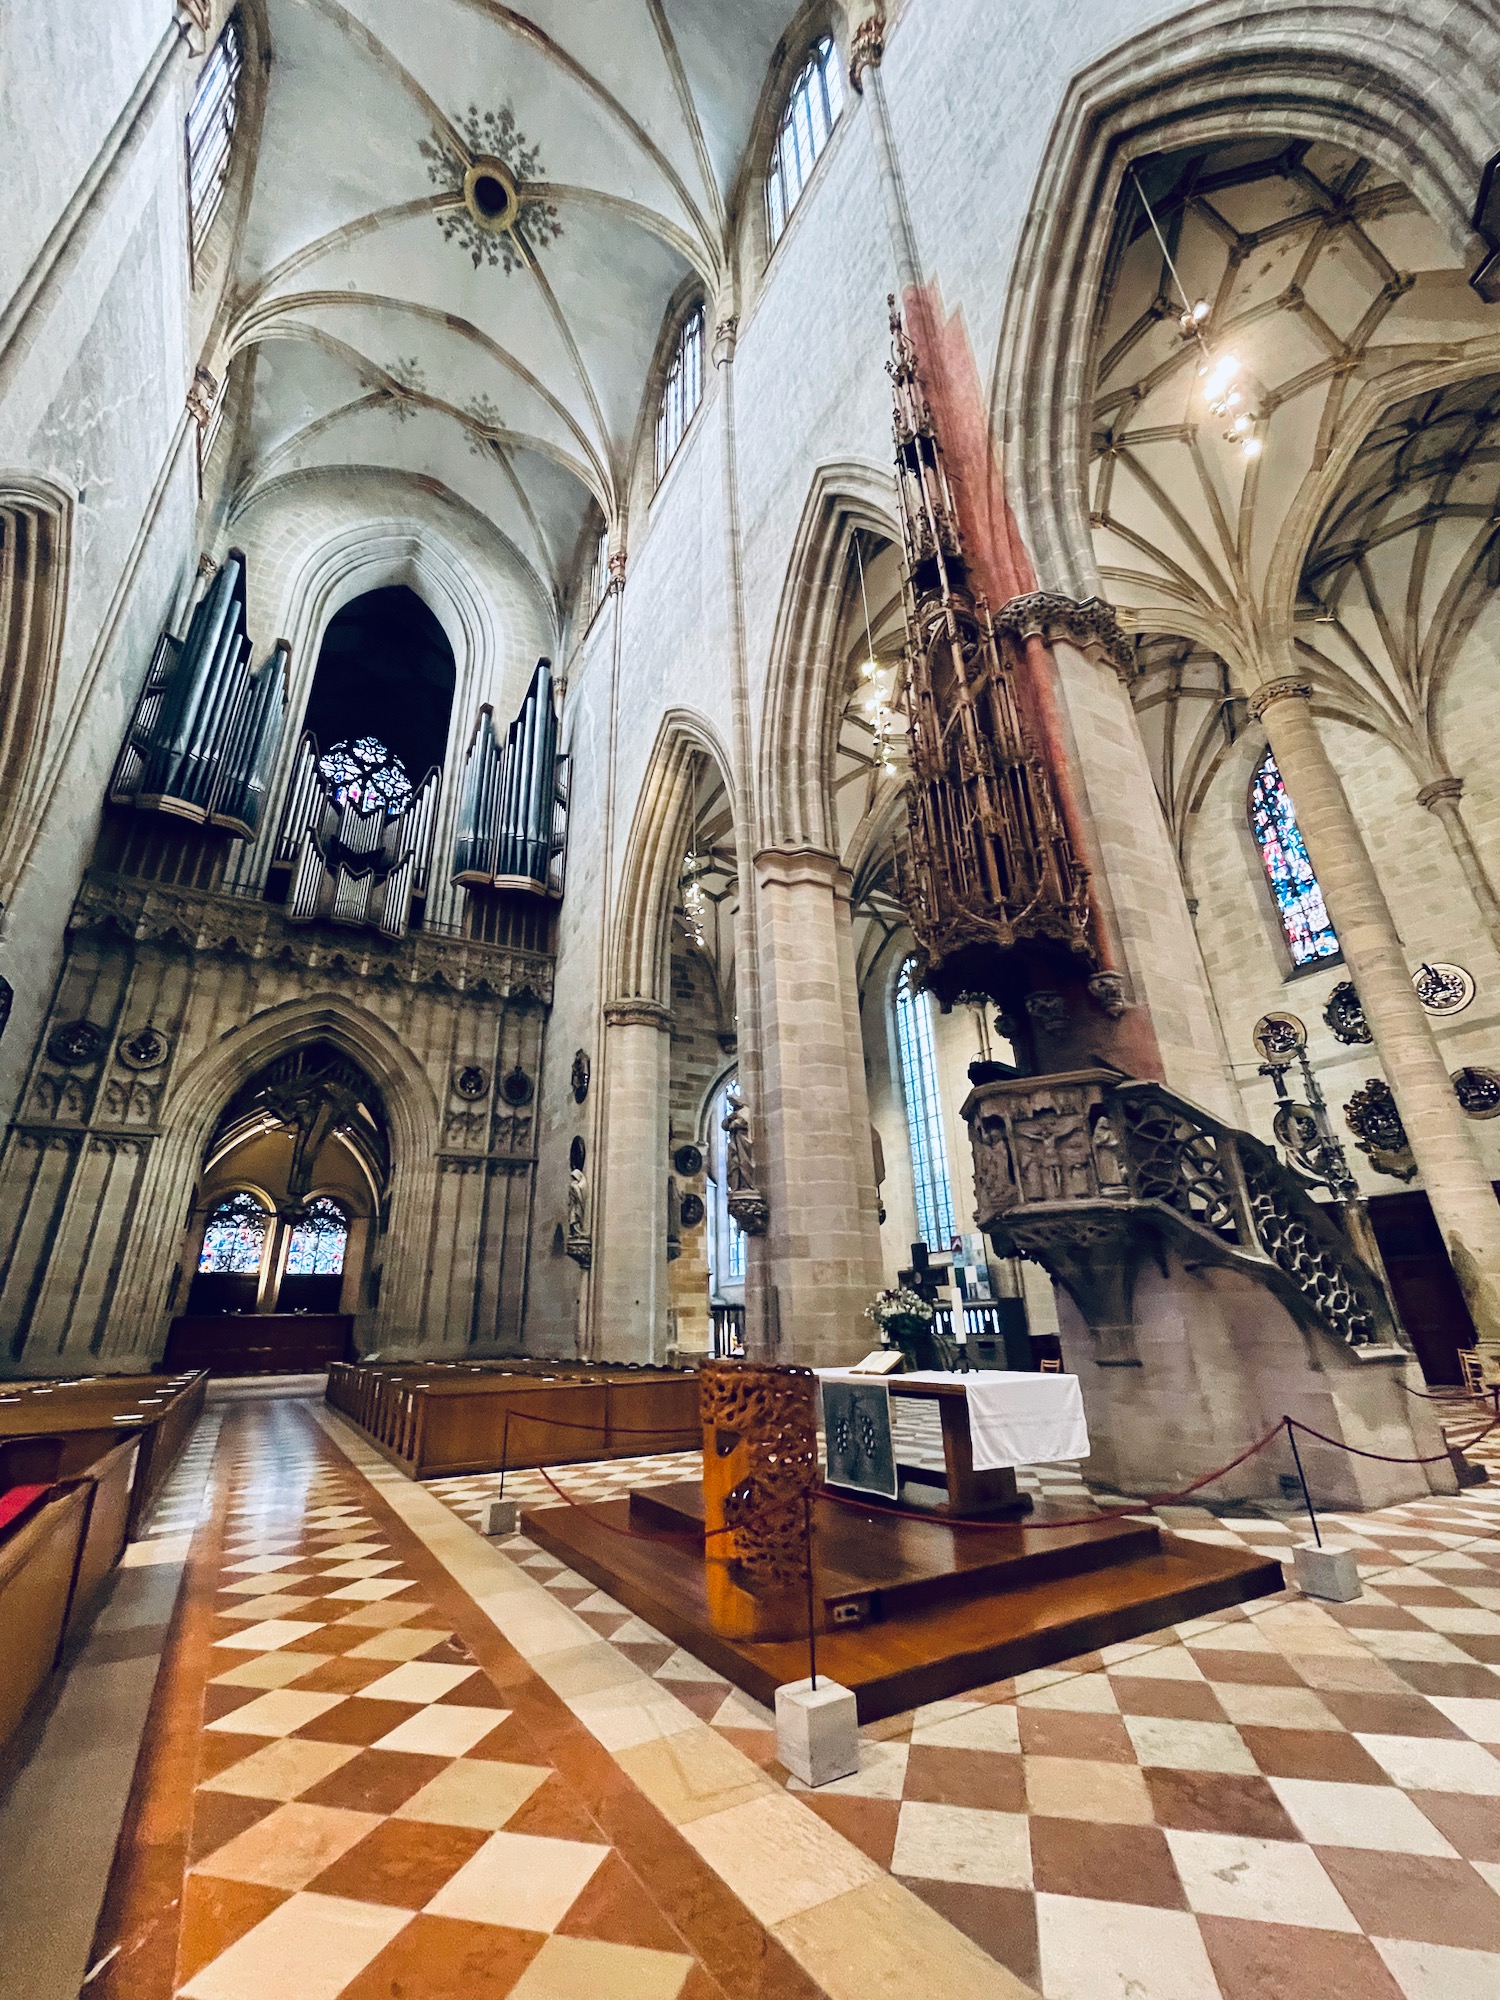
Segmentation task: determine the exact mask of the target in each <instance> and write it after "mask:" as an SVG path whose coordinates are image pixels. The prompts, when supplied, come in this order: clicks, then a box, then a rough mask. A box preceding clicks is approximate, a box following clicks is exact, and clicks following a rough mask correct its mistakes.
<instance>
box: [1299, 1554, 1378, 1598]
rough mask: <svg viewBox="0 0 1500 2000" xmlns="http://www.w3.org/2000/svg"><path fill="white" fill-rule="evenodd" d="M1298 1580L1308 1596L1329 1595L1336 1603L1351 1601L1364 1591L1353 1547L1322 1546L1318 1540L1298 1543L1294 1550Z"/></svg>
mask: <svg viewBox="0 0 1500 2000" xmlns="http://www.w3.org/2000/svg"><path fill="white" fill-rule="evenodd" d="M1293 1567H1294V1569H1295V1571H1296V1576H1297V1583H1298V1586H1299V1588H1300V1589H1301V1590H1302V1591H1303V1593H1304V1595H1306V1596H1308V1597H1326V1598H1328V1599H1329V1600H1330V1602H1332V1603H1334V1604H1348V1603H1349V1601H1350V1600H1351V1599H1352V1598H1355V1597H1358V1596H1360V1595H1361V1594H1362V1592H1363V1590H1364V1585H1363V1584H1362V1583H1361V1582H1360V1580H1359V1565H1358V1564H1357V1563H1356V1561H1355V1559H1354V1551H1353V1549H1331V1548H1329V1547H1327V1546H1326V1544H1325V1546H1324V1547H1322V1548H1319V1546H1318V1544H1317V1543H1316V1542H1298V1544H1297V1546H1296V1548H1295V1550H1294V1551H1293Z"/></svg>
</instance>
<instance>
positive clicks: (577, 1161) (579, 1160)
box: [568, 1139, 589, 1174]
mask: <svg viewBox="0 0 1500 2000" xmlns="http://www.w3.org/2000/svg"><path fill="white" fill-rule="evenodd" d="M588 1156H589V1149H588V1147H587V1146H585V1145H584V1143H583V1141H582V1139H575V1140H574V1141H573V1143H572V1145H571V1146H569V1148H568V1172H569V1173H571V1174H581V1173H582V1172H583V1167H584V1162H585V1161H586V1160H587V1159H588Z"/></svg>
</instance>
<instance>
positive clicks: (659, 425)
mask: <svg viewBox="0 0 1500 2000" xmlns="http://www.w3.org/2000/svg"><path fill="white" fill-rule="evenodd" d="M702 400H703V307H702V305H701V303H700V304H698V305H696V306H694V307H693V310H692V311H691V312H690V313H689V314H688V316H687V318H686V319H685V320H684V321H683V322H682V325H681V326H680V327H679V328H678V329H677V345H676V347H675V348H674V349H673V352H672V365H671V367H670V368H669V369H668V370H667V380H666V385H665V387H664V388H663V389H662V392H661V407H660V408H659V409H658V411H657V413H656V477H657V479H658V480H660V478H661V476H662V474H663V473H664V472H665V471H666V469H667V467H668V466H669V465H670V464H671V463H672V460H673V458H674V457H675V455H676V452H677V447H678V445H680V444H681V443H682V440H683V438H684V437H685V436H686V435H687V429H688V426H689V424H691V423H692V421H693V418H694V416H695V415H696V414H697V409H698V405H699V404H700V403H701V402H702Z"/></svg>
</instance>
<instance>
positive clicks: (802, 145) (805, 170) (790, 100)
mask: <svg viewBox="0 0 1500 2000" xmlns="http://www.w3.org/2000/svg"><path fill="white" fill-rule="evenodd" d="M843 108H844V79H843V75H842V72H841V70H840V67H839V52H838V47H837V44H836V43H835V42H834V39H833V37H832V35H825V36H824V37H823V39H822V41H820V42H819V43H818V45H817V46H816V48H814V50H813V51H812V54H811V55H810V56H809V57H808V58H807V61H806V62H805V63H804V64H803V65H802V68H801V69H800V70H799V71H798V72H797V81H796V82H795V83H794V84H793V85H792V87H791V90H790V92H789V93H788V96H787V101H786V110H785V111H784V112H783V113H782V115H781V128H780V130H779V131H778V132H777V134H776V144H775V147H774V148H773V150H772V153H771V171H770V172H769V174H767V176H766V219H767V221H768V222H769V223H770V227H771V242H772V244H773V245H774V244H776V243H778V242H779V241H780V240H781V232H782V231H783V230H784V229H785V228H786V225H787V219H788V217H789V216H790V215H791V212H792V210H793V209H794V208H795V207H796V206H797V203H798V202H799V201H800V200H801V198H802V190H803V189H804V188H805V187H806V186H807V179H808V175H809V174H811V172H812V170H813V165H814V162H815V161H816V160H817V158H818V155H819V154H820V153H821V152H822V150H823V148H824V147H825V146H826V145H827V144H828V141H829V139H830V138H831V137H832V136H833V128H834V126H835V125H836V124H837V122H838V116H839V113H840V112H841V111H842V110H843Z"/></svg>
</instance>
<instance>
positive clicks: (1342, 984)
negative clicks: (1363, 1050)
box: [1323, 979, 1375, 1049]
mask: <svg viewBox="0 0 1500 2000" xmlns="http://www.w3.org/2000/svg"><path fill="white" fill-rule="evenodd" d="M1323 1019H1324V1020H1325V1021H1326V1022H1327V1023H1328V1026H1329V1027H1330V1028H1331V1029H1332V1030H1333V1038H1334V1040H1335V1041H1337V1042H1342V1043H1343V1044H1344V1046H1345V1047H1346V1048H1351V1049H1352V1048H1359V1047H1362V1046H1363V1045H1365V1044H1367V1043H1369V1042H1372V1041H1373V1040H1374V1039H1375V1038H1374V1036H1373V1035H1372V1034H1371V1033H1370V1024H1369V1022H1368V1021H1367V1020H1366V1019H1365V1010H1364V1008H1363V1007H1361V1005H1360V1004H1359V993H1358V990H1357V989H1356V987H1355V984H1354V981H1353V980H1352V979H1341V980H1340V981H1339V983H1338V985H1337V986H1335V987H1334V989H1333V991H1332V992H1331V993H1330V994H1329V996H1328V1004H1327V1006H1326V1007H1325V1008H1324V1009H1323Z"/></svg>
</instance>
